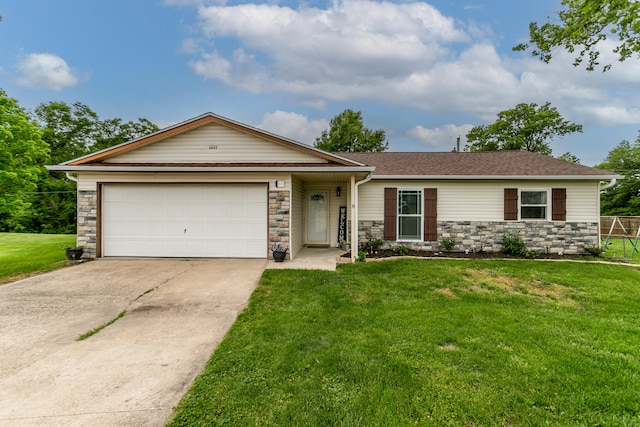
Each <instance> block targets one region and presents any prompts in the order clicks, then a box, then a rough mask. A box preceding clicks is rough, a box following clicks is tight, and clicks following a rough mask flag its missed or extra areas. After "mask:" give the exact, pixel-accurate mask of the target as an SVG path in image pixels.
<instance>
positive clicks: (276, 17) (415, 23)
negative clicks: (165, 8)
mask: <svg viewBox="0 0 640 427" xmlns="http://www.w3.org/2000/svg"><path fill="white" fill-rule="evenodd" d="M199 14H200V17H201V19H202V31H203V33H204V35H205V36H206V37H209V38H212V39H215V38H218V37H220V38H234V39H237V40H238V41H239V43H240V45H241V46H242V50H243V51H244V52H251V54H249V53H245V55H247V56H249V55H252V54H253V53H255V54H256V55H258V56H260V57H261V58H262V61H261V62H262V63H263V64H265V65H264V67H255V66H254V67H253V68H252V69H250V70H247V69H246V63H243V62H238V61H237V59H236V57H237V53H235V52H237V50H234V51H233V52H226V53H222V52H221V51H220V50H218V51H217V52H214V53H209V54H207V55H203V57H202V59H201V60H198V61H193V62H192V67H193V68H194V70H195V71H196V73H197V74H200V75H202V76H203V77H205V78H216V79H219V80H221V81H223V82H225V83H227V84H230V85H235V86H238V87H242V88H245V89H246V88H247V82H248V80H251V83H252V84H253V85H254V86H253V91H257V92H259V91H272V90H282V91H287V92H294V93H296V94H300V95H303V96H306V97H322V98H327V97H329V98H333V99H343V98H344V97H345V95H343V93H345V92H346V96H348V97H352V96H360V97H363V96H364V97H369V96H371V95H372V94H374V92H375V89H374V84H377V83H379V82H380V81H383V80H389V81H397V80H403V79H406V78H408V77H409V76H410V75H411V73H412V70H414V69H421V68H424V67H429V66H432V65H434V64H436V63H437V62H438V61H439V60H440V59H441V58H443V57H446V56H448V55H450V54H451V52H450V51H449V50H448V49H447V48H446V47H444V44H446V43H457V42H466V41H468V36H467V35H466V34H465V33H464V31H462V30H461V29H459V28H458V27H457V26H456V24H455V22H454V20H453V19H451V18H447V17H444V16H443V15H442V14H440V12H438V10H437V9H435V8H434V7H432V6H430V5H428V4H426V3H404V4H393V3H388V2H373V1H369V0H355V1H344V2H336V3H334V5H333V6H332V7H331V8H329V9H318V8H306V7H301V8H300V9H297V10H294V9H291V8H288V7H281V6H277V5H271V4H262V5H256V4H243V5H237V6H229V7H224V6H211V7H202V8H200V9H199ZM211 55H213V56H216V57H223V58H225V59H226V60H227V62H228V64H229V66H230V71H231V75H232V76H233V77H232V79H231V80H229V79H226V78H225V77H226V75H225V76H222V78H220V77H218V76H219V73H218V71H219V70H218V61H214V62H211ZM209 68H212V69H213V71H211V70H209ZM246 71H253V72H255V73H256V75H255V78H252V79H247V77H246V74H245V73H246ZM385 96H388V94H385Z"/></svg>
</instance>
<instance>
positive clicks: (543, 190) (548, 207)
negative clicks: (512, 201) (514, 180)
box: [518, 188, 553, 221]
mask: <svg viewBox="0 0 640 427" xmlns="http://www.w3.org/2000/svg"><path fill="white" fill-rule="evenodd" d="M523 192H529V193H532V192H534V193H547V203H546V204H544V205H530V204H523V203H522V193H523ZM551 196H552V195H551V189H550V188H518V221H549V218H550V217H551V211H552V209H553V200H552V199H551ZM527 206H545V217H544V218H522V208H523V207H527Z"/></svg>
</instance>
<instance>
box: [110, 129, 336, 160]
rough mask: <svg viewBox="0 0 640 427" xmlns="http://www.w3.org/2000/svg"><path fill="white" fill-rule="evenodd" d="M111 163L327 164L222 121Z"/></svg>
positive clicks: (124, 156)
mask: <svg viewBox="0 0 640 427" xmlns="http://www.w3.org/2000/svg"><path fill="white" fill-rule="evenodd" d="M105 162H107V163H245V162H246V163H294V162H295V163H326V162H327V161H326V160H324V159H319V158H317V157H314V156H311V155H309V154H306V153H303V152H301V151H298V150H295V149H293V148H290V147H286V146H283V145H280V144H277V143H275V142H270V141H266V140H264V139H261V138H258V137H256V136H253V135H249V134H246V133H244V132H240V131H237V130H235V129H230V128H228V127H226V126H222V125H218V124H208V125H205V126H202V127H199V128H197V129H193V130H191V131H189V132H185V133H183V134H179V135H176V136H173V137H170V138H167V139H165V140H162V141H158V142H155V143H153V144H149V145H147V146H144V147H140V148H138V149H136V150H133V151H131V152H128V153H126V152H125V153H123V154H120V155H117V156H114V157H110V158H108V159H106V160H105Z"/></svg>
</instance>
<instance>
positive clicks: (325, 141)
mask: <svg viewBox="0 0 640 427" xmlns="http://www.w3.org/2000/svg"><path fill="white" fill-rule="evenodd" d="M314 146H315V147H316V148H319V149H321V150H324V151H331V152H364V151H368V152H374V151H385V150H386V149H387V148H388V146H389V143H388V142H387V141H386V132H385V131H384V130H383V129H377V130H371V129H368V128H366V127H364V125H363V123H362V113H361V112H360V111H357V112H355V111H353V110H349V109H347V110H344V111H343V112H342V113H340V114H338V115H337V116H335V117H334V118H333V119H331V122H330V124H329V129H328V130H324V131H322V134H321V135H320V136H319V137H318V138H316V142H315V144H314Z"/></svg>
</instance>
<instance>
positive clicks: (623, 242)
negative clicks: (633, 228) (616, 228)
mask: <svg viewBox="0 0 640 427" xmlns="http://www.w3.org/2000/svg"><path fill="white" fill-rule="evenodd" d="M631 240H633V241H635V236H634V237H633V238H632V239H631ZM603 243H604V242H603ZM636 247H637V248H638V250H640V241H638V244H637V246H636ZM625 248H626V257H625ZM632 251H633V244H632V243H631V242H630V241H629V240H628V239H611V240H609V243H608V244H607V250H606V252H605V253H604V256H605V257H607V258H608V259H610V260H620V259H626V260H627V261H631V262H633V263H634V264H640V253H639V252H636V253H635V254H634V255H633V258H631V252H632Z"/></svg>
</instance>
